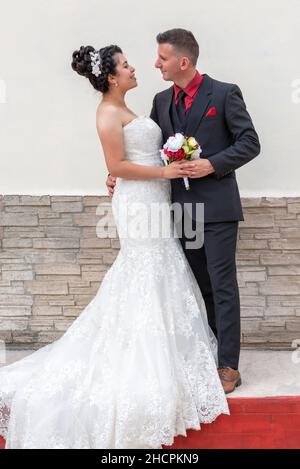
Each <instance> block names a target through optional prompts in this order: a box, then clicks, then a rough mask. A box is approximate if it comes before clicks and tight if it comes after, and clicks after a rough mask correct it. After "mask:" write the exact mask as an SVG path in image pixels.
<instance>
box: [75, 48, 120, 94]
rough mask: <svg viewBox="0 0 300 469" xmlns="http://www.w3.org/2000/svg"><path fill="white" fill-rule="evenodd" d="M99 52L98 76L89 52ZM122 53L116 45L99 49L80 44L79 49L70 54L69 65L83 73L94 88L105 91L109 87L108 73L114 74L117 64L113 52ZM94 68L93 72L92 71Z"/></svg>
mask: <svg viewBox="0 0 300 469" xmlns="http://www.w3.org/2000/svg"><path fill="white" fill-rule="evenodd" d="M90 52H92V53H93V54H98V53H99V54H100V64H99V68H98V69H97V70H99V72H98V73H97V72H96V74H98V76H96V74H95V69H94V68H93V64H92V60H93V59H92V56H91V54H90ZM118 52H119V53H120V54H122V50H121V49H120V47H118V46H116V45H110V46H106V47H103V48H102V49H100V50H96V49H94V47H92V46H81V47H80V49H79V50H75V51H74V52H73V54H72V63H71V67H72V69H73V70H75V72H77V73H79V75H83V76H85V77H86V78H88V79H89V80H90V83H91V84H92V85H93V87H94V88H95V90H97V91H100V92H101V93H106V92H107V91H108V89H109V84H108V75H109V74H112V75H116V67H117V65H118V63H117V61H116V59H115V57H114V56H115V54H116V53H118ZM93 70H94V73H93Z"/></svg>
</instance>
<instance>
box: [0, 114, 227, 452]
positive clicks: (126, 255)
mask: <svg viewBox="0 0 300 469" xmlns="http://www.w3.org/2000/svg"><path fill="white" fill-rule="evenodd" d="M124 141H125V149H126V158H127V159H128V160H130V161H134V162H135V163H138V164H145V165H148V166H150V165H161V164H162V163H161V160H160V157H159V151H158V150H159V148H161V145H162V136H161V130H160V129H159V127H158V126H157V125H156V124H155V122H153V121H152V120H151V119H150V118H148V117H144V116H139V117H137V118H135V119H134V120H133V121H131V122H130V123H129V124H127V125H126V126H125V127H124ZM125 199H126V200H127V203H128V207H129V209H130V208H131V207H132V206H133V205H134V204H135V203H136V202H139V203H142V204H144V205H141V207H143V208H140V209H136V208H135V210H133V211H132V212H130V210H129V211H128V218H130V217H131V221H132V220H134V219H135V217H137V218H138V217H140V216H141V215H144V212H145V207H149V206H150V204H153V203H157V202H158V203H160V204H161V203H164V204H168V205H169V204H170V183H169V181H167V180H147V181H146V180H143V181H141V180H139V181H137V180H124V179H120V178H118V179H117V184H116V188H115V194H114V196H113V199H112V208H113V213H114V216H115V220H116V225H117V227H118V230H120V231H121V230H122V229H123V228H124V226H123V225H122V224H124V223H125V222H124V217H123V218H122V217H121V216H120V209H121V208H122V207H123V204H124V200H125ZM129 212H130V213H129ZM125 218H126V217H125ZM127 222H128V219H127ZM137 238H138V236H136V234H135V235H134V236H131V237H130V236H129V237H127V238H125V237H124V239H121V249H120V251H119V254H118V256H117V258H116V260H115V262H114V263H113V265H112V266H111V268H110V269H109V271H108V272H107V274H106V276H105V277H104V279H103V281H102V284H101V286H100V288H99V290H98V292H97V293H96V295H95V297H94V298H93V299H92V300H91V302H90V303H89V304H88V305H87V306H86V307H85V309H84V310H83V311H82V313H81V314H80V315H79V317H78V318H77V319H76V320H75V321H74V323H73V324H72V325H71V327H69V329H68V330H67V331H66V332H65V334H64V335H63V336H62V337H61V338H60V339H59V340H56V341H55V342H53V343H52V344H49V345H47V346H45V347H43V348H41V349H39V350H37V351H36V352H34V353H32V354H31V355H29V356H27V357H25V358H23V359H21V360H19V361H17V362H15V363H13V364H11V365H7V366H4V367H2V368H1V369H0V434H2V435H3V436H4V438H5V439H6V448H22V449H24V448H35V449H37V448H44V449H45V448H50V449H54V448H77V449H79V448H109V449H111V448H119V449H121V448H122V449H123V448H161V447H162V445H171V444H172V442H173V440H174V436H175V435H179V434H180V435H186V430H187V429H189V428H190V429H200V424H201V423H202V422H203V423H209V422H212V421H213V420H215V419H216V418H217V416H218V415H220V414H221V413H225V414H228V413H229V411H228V406H227V401H226V398H225V394H224V392H223V388H222V386H221V383H220V381H219V377H218V373H217V369H216V341H215V338H214V336H213V335H212V332H211V331H210V329H209V327H208V323H207V317H206V310H205V304H204V301H203V298H202V296H201V293H200V290H199V287H198V285H197V283H196V280H195V277H194V276H193V273H192V271H191V269H190V267H189V264H188V262H187V260H186V258H185V256H184V253H183V250H182V248H181V245H180V242H179V240H178V239H176V238H175V237H173V238H163V237H160V238H153V239H151V238H148V239H142V237H141V239H137Z"/></svg>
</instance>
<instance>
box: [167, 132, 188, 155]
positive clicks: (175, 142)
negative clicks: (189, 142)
mask: <svg viewBox="0 0 300 469" xmlns="http://www.w3.org/2000/svg"><path fill="white" fill-rule="evenodd" d="M183 142H184V135H182V134H180V133H177V134H175V136H174V137H169V138H168V140H167V142H166V143H165V145H164V148H167V149H168V150H169V151H174V152H176V151H178V150H179V149H180V148H181V147H182V145H183Z"/></svg>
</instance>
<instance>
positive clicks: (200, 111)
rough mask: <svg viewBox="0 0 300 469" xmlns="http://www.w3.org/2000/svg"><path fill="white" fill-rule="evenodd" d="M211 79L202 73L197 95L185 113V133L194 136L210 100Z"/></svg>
mask: <svg viewBox="0 0 300 469" xmlns="http://www.w3.org/2000/svg"><path fill="white" fill-rule="evenodd" d="M212 83H213V82H212V79H211V78H210V77H209V76H208V75H206V74H204V75H203V81H202V83H201V85H200V88H199V91H198V93H197V96H196V98H195V100H194V102H193V104H192V106H191V108H190V109H189V112H188V115H187V125H186V135H188V136H195V135H196V132H197V129H198V127H199V125H200V122H201V120H202V119H203V116H204V113H205V111H206V110H207V108H208V106H209V103H210V102H211V95H212Z"/></svg>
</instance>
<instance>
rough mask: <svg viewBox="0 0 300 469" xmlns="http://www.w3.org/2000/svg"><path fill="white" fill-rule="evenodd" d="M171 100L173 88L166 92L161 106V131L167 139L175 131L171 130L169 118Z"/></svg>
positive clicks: (171, 125)
mask: <svg viewBox="0 0 300 469" xmlns="http://www.w3.org/2000/svg"><path fill="white" fill-rule="evenodd" d="M172 100H173V86H172V87H171V88H169V89H168V90H167V93H166V96H165V102H164V105H163V111H162V122H163V126H164V128H163V131H164V134H165V135H167V136H168V137H169V136H170V135H174V133H175V131H174V128H173V124H172V121H171V117H170V108H171V105H172Z"/></svg>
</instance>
